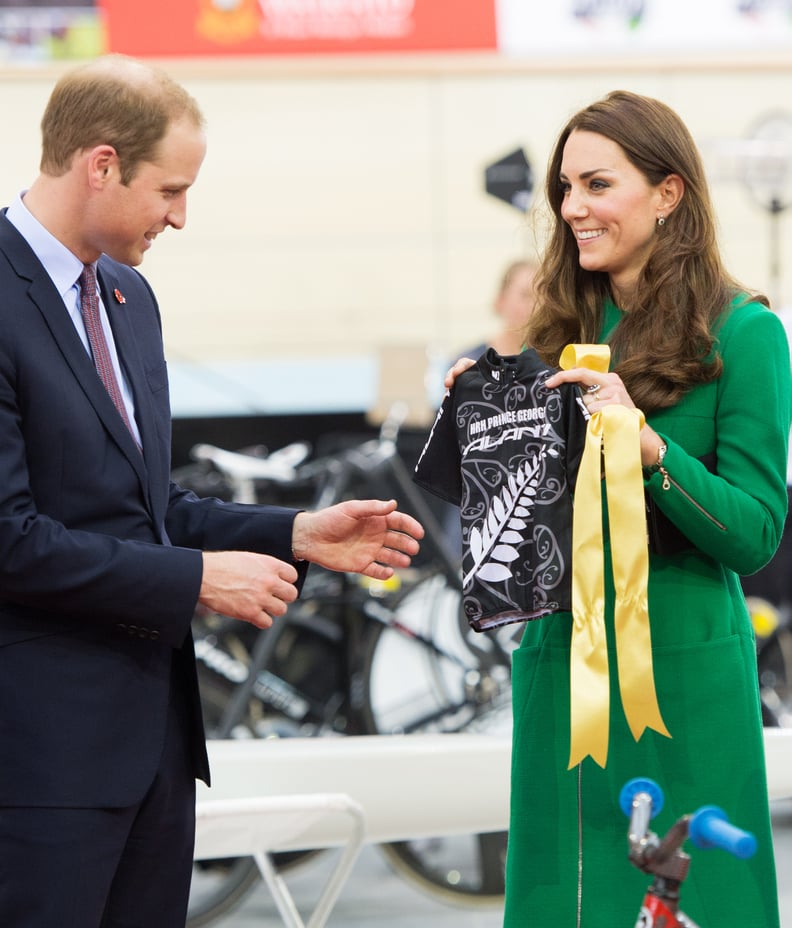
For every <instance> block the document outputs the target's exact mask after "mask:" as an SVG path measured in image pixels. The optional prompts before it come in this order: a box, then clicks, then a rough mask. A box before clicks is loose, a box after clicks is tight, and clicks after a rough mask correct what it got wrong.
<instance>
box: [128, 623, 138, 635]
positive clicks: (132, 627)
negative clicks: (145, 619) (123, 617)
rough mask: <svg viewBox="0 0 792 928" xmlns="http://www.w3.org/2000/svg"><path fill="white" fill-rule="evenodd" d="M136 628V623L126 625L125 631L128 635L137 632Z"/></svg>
mask: <svg viewBox="0 0 792 928" xmlns="http://www.w3.org/2000/svg"><path fill="white" fill-rule="evenodd" d="M137 630H138V627H137V625H127V632H128V633H129V634H130V635H136V634H137Z"/></svg>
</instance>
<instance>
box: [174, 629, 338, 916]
mask: <svg viewBox="0 0 792 928" xmlns="http://www.w3.org/2000/svg"><path fill="white" fill-rule="evenodd" d="M317 626H318V627H319V628H321V627H323V626H322V623H321V622H317ZM195 629H196V643H195V646H196V657H197V660H198V678H199V684H200V689H201V703H202V706H203V712H204V723H205V726H206V732H207V737H208V738H213V737H217V733H218V730H219V728H220V726H221V725H226V724H227V723H226V721H225V713H226V710H227V708H228V706H229V703H230V702H231V700H232V698H233V695H234V692H235V690H236V688H237V687H238V686H240V685H241V683H242V682H243V681H244V680H245V679H246V677H247V672H248V666H249V664H250V657H251V651H252V647H253V643H254V641H255V638H256V635H257V632H256V630H255V629H253V627H252V626H246V625H243V624H241V623H238V622H231V620H228V619H226V618H225V617H223V616H217V615H214V614H211V613H209V614H206V615H201V616H198V617H197V618H196V620H195ZM335 647H336V641H335V640H334V639H333V637H332V635H329V633H327V630H326V633H325V634H321V633H319V632H318V631H317V629H316V628H314V629H308V630H307V629H305V628H304V627H302V626H299V625H297V624H291V625H289V626H287V627H285V628H284V629H283V633H282V634H280V635H279V639H278V648H277V649H276V651H275V653H274V654H273V659H272V662H271V664H270V666H269V667H268V668H266V669H262V670H261V671H260V679H258V680H257V687H256V689H255V691H254V693H253V694H251V698H250V700H249V701H248V703H247V705H245V707H244V711H243V713H242V715H241V717H240V718H237V719H235V720H234V723H233V725H232V726H231V727H230V729H229V730H228V731H227V732H226V733H225V735H224V736H225V737H230V738H239V739H248V738H264V739H270V738H288V737H294V736H297V735H300V736H313V735H319V734H323V733H326V731H325V728H326V726H325V723H324V719H322V718H320V717H319V716H318V715H317V714H316V713H315V711H314V706H315V705H316V702H317V701H318V700H319V699H320V697H321V699H322V705H323V707H324V708H325V709H327V707H329V706H332V705H333V704H335V703H337V702H338V699H335V700H334V699H332V698H331V697H330V696H329V692H330V690H331V689H332V687H333V685H334V684H337V683H338V681H337V680H334V679H329V678H328V672H329V670H328V668H333V667H338V661H337V658H336V656H335V654H334V649H335ZM338 673H339V674H340V673H341V671H340V670H339V671H338ZM287 681H289V682H287ZM308 681H310V683H308ZM292 682H293V683H294V685H295V687H296V688H295V689H293V690H291V689H290V686H291V683H292ZM302 682H306V689H305V691H304V692H303V691H302V690H300V689H299V687H300V685H301V683H302ZM275 703H277V705H275ZM328 711H329V710H328ZM340 718H341V716H340V715H339V719H340ZM339 724H340V722H339ZM317 853H321V852H320V851H313V850H308V851H284V852H278V853H275V854H272V855H271V856H272V860H273V863H274V864H275V866H276V867H277V869H278V870H279V871H285V870H288V869H290V868H292V867H294V866H297V865H299V864H301V863H304V862H305V861H307V860H309V859H311V858H312V857H314V856H315V855H316V854H317ZM260 878H261V875H260V873H259V869H258V867H257V866H256V863H255V861H254V859H253V858H252V857H237V858H224V859H217V860H202V861H196V862H195V863H194V865H193V878H192V884H191V889H190V900H189V907H188V913H187V928H200V926H204V925H209V924H211V923H212V922H214V921H215V920H216V919H218V918H219V917H220V916H222V915H225V914H226V913H228V912H230V911H231V910H233V909H234V908H236V906H237V905H238V904H239V903H240V902H241V900H242V899H243V898H244V897H245V896H246V895H247V893H248V892H249V891H250V890H251V889H252V887H253V886H255V885H256V884H257V883H258V881H259V879H260Z"/></svg>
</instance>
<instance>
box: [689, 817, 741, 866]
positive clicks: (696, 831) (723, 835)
mask: <svg viewBox="0 0 792 928" xmlns="http://www.w3.org/2000/svg"><path fill="white" fill-rule="evenodd" d="M688 832H689V835H690V840H691V841H692V842H693V844H695V845H696V847H698V848H711V847H719V848H721V849H722V850H724V851H728V852H729V853H730V854H734V856H735V857H739V858H740V859H741V860H745V859H747V858H748V857H753V855H754V854H755V853H756V838H755V837H754V836H753V835H752V834H751V832H750V831H743V830H742V828H737V826H736V825H732V824H731V823H730V822H729V820H728V818H727V816H726V813H725V812H724V811H723V809H719V808H718V807H717V806H702V807H701V808H700V809H698V810H697V811H696V812H694V813H693V815H691V817H690V822H689V824H688Z"/></svg>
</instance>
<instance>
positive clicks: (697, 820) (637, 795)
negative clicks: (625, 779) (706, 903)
mask: <svg viewBox="0 0 792 928" xmlns="http://www.w3.org/2000/svg"><path fill="white" fill-rule="evenodd" d="M619 803H620V805H621V809H622V812H624V814H625V815H626V816H628V817H629V819H630V827H629V832H628V839H629V844H630V849H629V858H630V862H631V863H632V864H633V865H634V866H636V867H637V868H638V869H639V870H641V871H643V872H644V873H648V874H651V875H652V876H653V877H654V879H653V881H652V884H651V886H650V887H649V889H648V890H647V892H646V896H644V901H643V905H642V906H641V911H640V913H639V915H638V921H637V922H636V924H635V928H698V925H696V923H695V922H694V921H693V920H692V919H691V918H689V917H688V916H687V915H685V913H684V912H682V911H681V909H680V908H679V895H680V887H681V886H682V883H683V882H684V880H685V877H686V876H687V874H688V870H689V868H690V857H689V855H688V854H686V853H685V852H684V851H683V850H682V844H683V842H684V841H685V839H686V838H690V840H691V841H692V842H693V844H694V845H695V846H696V847H698V848H711V847H719V848H722V849H723V850H725V851H728V852H729V853H730V854H734V855H735V857H739V858H741V859H745V858H747V857H751V856H752V855H753V854H754V853H755V851H756V838H755V837H754V836H753V835H752V834H751V833H750V832H747V831H743V830H742V829H740V828H736V827H735V826H734V825H732V824H730V823H729V821H728V819H727V817H726V813H725V812H723V811H722V810H721V809H719V808H717V806H702V808H700V809H699V810H698V811H697V812H694V813H693V814H692V815H683V816H682V818H680V819H678V820H677V821H676V822H675V823H674V824H673V825H672V826H671V828H670V829H669V830H668V832H667V834H666V835H665V837H664V838H662V839H661V838H658V836H657V835H656V834H654V832H651V831H649V822H650V820H651V819H652V818H653V817H654V816H655V815H656V814H657V813H658V812H659V811H660V810H661V809H662V808H663V791H662V790H661V789H660V787H659V786H658V785H657V783H655V782H654V781H653V780H648V779H641V778H638V779H635V780H630V781H629V783H626V784H625V785H624V787H623V789H622V791H621V794H620V796H619Z"/></svg>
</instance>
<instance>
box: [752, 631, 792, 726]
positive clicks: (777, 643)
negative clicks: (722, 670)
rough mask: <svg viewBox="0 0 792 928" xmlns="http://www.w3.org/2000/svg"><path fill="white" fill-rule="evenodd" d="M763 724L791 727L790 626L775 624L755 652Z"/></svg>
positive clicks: (791, 643)
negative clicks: (774, 628) (772, 630)
mask: <svg viewBox="0 0 792 928" xmlns="http://www.w3.org/2000/svg"><path fill="white" fill-rule="evenodd" d="M757 667H758V671H759V689H760V692H761V695H762V712H763V718H764V724H765V725H769V726H771V727H781V728H790V727H792V629H791V628H790V627H789V626H788V625H779V627H778V628H777V629H776V630H775V631H774V632H773V634H772V635H771V636H770V637H769V638H768V639H767V640H766V641H764V642H763V643H762V645H761V648H760V650H759V652H758V654H757Z"/></svg>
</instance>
